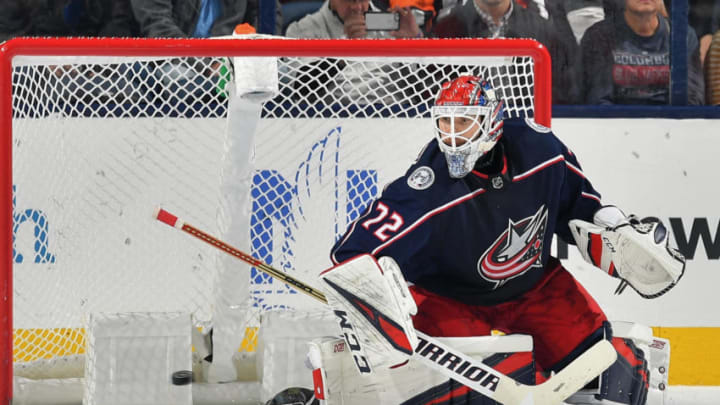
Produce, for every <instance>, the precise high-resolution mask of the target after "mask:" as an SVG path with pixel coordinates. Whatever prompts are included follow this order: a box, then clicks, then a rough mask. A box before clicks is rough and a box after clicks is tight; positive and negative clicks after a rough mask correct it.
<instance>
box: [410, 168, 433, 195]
mask: <svg viewBox="0 0 720 405" xmlns="http://www.w3.org/2000/svg"><path fill="white" fill-rule="evenodd" d="M434 182H435V172H433V170H432V169H431V168H429V167H427V166H420V167H418V168H417V169H415V171H413V172H412V174H410V176H408V180H407V183H408V186H410V188H414V189H415V190H425V189H426V188H428V187H430V186H432V184H433V183H434Z"/></svg>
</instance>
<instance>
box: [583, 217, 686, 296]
mask: <svg viewBox="0 0 720 405" xmlns="http://www.w3.org/2000/svg"><path fill="white" fill-rule="evenodd" d="M593 221H594V222H595V223H594V224H591V223H589V222H586V221H583V220H579V219H574V220H572V221H570V230H571V231H572V235H573V237H574V238H575V243H576V244H577V247H578V249H579V250H580V253H581V254H582V256H583V258H584V259H585V260H586V261H587V262H589V263H591V264H593V265H595V266H596V267H599V268H601V269H602V270H604V271H606V272H607V273H608V274H610V275H611V276H613V277H618V278H620V279H622V281H621V282H620V285H619V286H618V288H617V290H615V293H616V294H620V293H622V291H623V290H624V289H625V287H626V286H627V285H628V284H629V285H630V286H631V287H632V288H633V289H634V290H635V291H637V293H638V294H640V295H641V296H642V297H644V298H655V297H659V296H661V295H663V294H665V293H666V292H667V291H668V290H670V289H671V288H672V287H674V286H675V285H676V284H677V282H678V281H679V280H680V278H681V277H682V275H683V273H684V272H685V257H684V256H683V255H682V254H681V253H680V252H678V251H677V250H676V249H673V248H671V247H670V246H669V236H670V234H669V231H668V229H667V228H666V227H665V225H663V223H662V222H660V220H659V219H657V218H653V217H648V218H643V219H639V218H638V217H635V216H634V215H631V216H630V217H625V215H624V214H623V213H622V211H620V210H619V209H618V208H617V207H613V206H606V207H603V208H601V209H599V210H598V211H597V213H595V216H594V218H593Z"/></svg>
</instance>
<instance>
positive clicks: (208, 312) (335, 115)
mask: <svg viewBox="0 0 720 405" xmlns="http://www.w3.org/2000/svg"><path fill="white" fill-rule="evenodd" d="M277 61H278V72H279V78H278V81H279V93H278V94H277V95H276V96H275V97H274V98H272V99H270V100H269V101H267V102H266V103H265V104H264V107H263V109H262V118H263V119H262V120H261V121H260V124H259V126H258V129H257V131H256V134H255V145H254V146H253V148H254V161H253V171H252V173H251V174H250V180H249V182H250V183H251V187H250V190H249V194H250V195H249V198H250V201H251V212H249V213H247V216H249V218H248V224H249V229H247V230H246V232H247V233H248V235H247V240H248V241H249V242H248V244H247V246H239V247H240V248H245V249H248V250H249V251H250V253H251V254H252V255H253V256H255V257H256V258H258V259H260V260H263V261H264V262H266V263H268V264H270V265H272V266H273V267H276V268H278V269H280V270H282V271H285V272H288V273H290V274H291V275H293V276H295V277H298V278H300V279H301V280H303V281H307V282H308V283H309V284H314V282H315V275H316V274H317V273H318V272H320V271H321V270H323V269H325V268H327V267H329V266H330V265H331V263H330V260H329V258H328V252H329V250H330V247H331V246H332V244H333V243H334V242H335V241H336V240H337V239H338V238H340V237H341V236H342V234H343V233H344V231H345V229H346V228H347V227H348V225H349V224H351V223H352V221H353V220H354V219H355V218H357V217H358V216H359V215H360V214H361V213H362V212H363V210H364V209H365V207H366V206H367V205H368V203H369V202H370V201H371V200H372V199H373V198H375V197H377V196H378V195H379V193H380V191H381V190H382V186H383V185H384V184H385V183H387V182H388V181H390V180H392V179H393V178H395V177H397V176H399V175H401V174H402V173H403V171H404V170H405V168H406V167H407V166H408V165H409V164H410V163H411V162H412V160H413V159H414V157H415V156H416V155H417V153H418V152H419V150H420V149H421V148H422V146H423V145H424V144H425V143H427V142H428V141H430V140H431V139H432V133H431V126H430V125H429V124H428V123H427V122H425V120H422V119H423V118H427V117H429V115H430V110H429V108H430V105H431V103H432V101H433V99H434V97H435V95H436V94H437V92H438V90H439V86H440V85H441V83H443V82H444V81H446V80H447V79H449V78H453V77H455V76H457V75H458V74H467V73H471V74H475V75H478V76H482V77H484V78H486V79H488V80H489V81H490V82H491V83H492V84H493V85H494V86H495V88H496V90H497V91H498V93H499V94H500V96H501V97H502V98H503V99H504V100H505V102H506V109H505V113H506V115H507V116H513V117H524V116H532V114H533V109H534V106H533V102H534V101H533V76H532V72H533V61H532V60H531V59H530V58H524V57H509V58H468V57H462V58H460V57H458V58H452V57H448V58H442V63H440V62H439V61H438V58H432V59H431V58H410V59H408V58H404V59H402V58H393V57H391V56H387V57H382V58H379V57H374V58H337V57H316V58H295V57H293V58H291V57H280V58H278V59H277ZM232 78H233V71H232V66H231V64H230V61H229V59H227V58H223V57H216V58H205V57H204V58H171V59H168V58H165V59H162V58H134V59H129V58H119V57H118V58H112V59H108V58H97V59H93V58H85V59H83V60H82V62H81V63H78V62H77V59H76V58H74V59H73V58H48V57H40V58H33V57H30V56H27V57H23V58H19V59H18V58H16V63H15V65H14V67H13V77H12V81H13V86H12V109H13V127H12V131H13V173H12V176H13V177H12V179H13V202H12V206H13V220H14V222H13V224H14V225H13V270H14V350H13V358H14V361H15V363H16V364H32V362H34V361H37V360H42V359H56V358H57V357H59V356H75V355H77V354H82V353H83V352H84V345H85V335H84V334H85V332H84V329H83V325H84V322H85V319H86V318H87V314H89V313H94V314H98V313H99V314H102V313H118V312H143V311H153V312H156V311H167V312H172V311H182V312H190V313H192V314H193V317H194V319H195V321H196V322H197V323H198V324H204V325H211V324H212V322H213V311H215V310H216V309H217V308H215V307H214V303H215V302H217V300H216V295H217V288H216V287H217V284H218V283H222V282H223V280H222V279H221V276H222V272H220V271H219V267H220V265H219V260H218V255H219V253H218V252H215V251H213V249H212V248H210V247H205V246H204V245H203V244H201V243H199V242H198V241H195V240H192V239H191V238H187V237H183V236H180V235H175V234H172V233H168V232H173V231H172V230H168V229H165V228H164V227H162V226H160V225H157V223H156V222H155V221H154V219H153V210H154V208H155V207H157V206H162V207H164V208H166V209H168V210H169V211H171V212H176V213H178V214H179V215H181V216H182V217H183V218H184V219H185V220H187V221H188V222H189V223H192V224H193V225H194V226H197V227H198V228H200V229H203V230H205V231H206V232H208V233H211V234H216V235H217V234H220V233H221V231H222V230H223V229H224V228H225V225H226V224H224V223H223V221H225V220H226V218H227V214H226V213H223V214H220V213H219V209H218V208H217V207H219V206H221V201H222V199H223V195H222V194H223V191H222V190H223V184H222V183H223V182H224V181H232V179H229V178H228V177H227V176H224V175H223V173H222V162H223V161H224V159H227V151H226V150H225V147H226V136H227V132H228V131H227V125H226V120H227V115H228V111H229V108H228V100H229V98H230V96H231V95H232V94H233V93H234V91H235V90H234V87H233V86H234V83H233V79H232ZM237 214H238V215H244V214H243V213H237ZM229 242H230V243H232V241H229ZM248 274H249V278H248V280H247V282H248V284H249V289H247V290H248V291H246V292H245V293H244V294H245V299H246V302H245V303H244V304H238V302H239V300H238V299H236V298H234V299H233V300H232V302H231V304H232V305H236V306H240V307H242V308H244V310H245V311H248V312H249V313H251V316H249V318H251V320H247V319H246V321H245V322H246V324H247V326H252V324H255V323H257V315H258V314H260V313H262V311H264V310H267V309H278V308H286V309H293V308H310V307H315V306H317V305H319V304H316V303H314V302H312V300H311V299H310V298H308V297H305V296H304V295H302V294H297V293H295V292H294V291H293V290H292V289H290V288H289V287H288V286H286V285H284V284H282V283H278V282H274V281H273V280H272V279H270V278H269V277H268V276H266V275H264V274H262V273H260V272H258V271H257V270H256V269H250V272H249V273H248ZM249 330H252V331H253V332H254V331H255V329H249ZM252 335H253V336H254V333H253V334H252ZM238 339H242V336H240V337H239V338H238ZM241 345H242V347H243V348H245V349H249V350H252V349H253V347H254V345H253V344H249V343H248V342H238V346H241ZM55 362H56V361H55ZM21 369H25V370H30V371H27V372H26V374H27V376H29V377H32V376H33V375H35V376H37V375H40V374H42V373H39V372H37V371H36V368H34V367H27V366H24V367H16V373H17V372H21V371H18V370H21Z"/></svg>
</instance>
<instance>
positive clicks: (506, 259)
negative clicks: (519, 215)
mask: <svg viewBox="0 0 720 405" xmlns="http://www.w3.org/2000/svg"><path fill="white" fill-rule="evenodd" d="M547 216H548V210H547V208H546V207H545V205H542V206H541V207H540V209H539V210H538V211H537V212H536V213H535V215H533V216H531V217H528V218H524V219H522V220H520V221H518V222H514V221H513V220H509V221H508V228H507V230H506V231H504V232H503V233H502V234H500V236H499V237H498V238H497V239H496V240H495V242H494V243H493V244H492V246H490V248H488V250H486V251H485V253H483V255H482V257H480V261H478V272H479V273H480V275H481V276H482V277H483V278H484V279H486V280H488V281H490V282H495V283H496V285H495V288H498V287H499V286H501V285H502V284H503V283H505V282H506V281H507V280H509V279H511V278H514V277H517V276H519V275H521V274H523V273H525V272H526V271H528V270H529V269H530V268H532V267H542V251H543V244H544V239H545V228H546V226H547Z"/></svg>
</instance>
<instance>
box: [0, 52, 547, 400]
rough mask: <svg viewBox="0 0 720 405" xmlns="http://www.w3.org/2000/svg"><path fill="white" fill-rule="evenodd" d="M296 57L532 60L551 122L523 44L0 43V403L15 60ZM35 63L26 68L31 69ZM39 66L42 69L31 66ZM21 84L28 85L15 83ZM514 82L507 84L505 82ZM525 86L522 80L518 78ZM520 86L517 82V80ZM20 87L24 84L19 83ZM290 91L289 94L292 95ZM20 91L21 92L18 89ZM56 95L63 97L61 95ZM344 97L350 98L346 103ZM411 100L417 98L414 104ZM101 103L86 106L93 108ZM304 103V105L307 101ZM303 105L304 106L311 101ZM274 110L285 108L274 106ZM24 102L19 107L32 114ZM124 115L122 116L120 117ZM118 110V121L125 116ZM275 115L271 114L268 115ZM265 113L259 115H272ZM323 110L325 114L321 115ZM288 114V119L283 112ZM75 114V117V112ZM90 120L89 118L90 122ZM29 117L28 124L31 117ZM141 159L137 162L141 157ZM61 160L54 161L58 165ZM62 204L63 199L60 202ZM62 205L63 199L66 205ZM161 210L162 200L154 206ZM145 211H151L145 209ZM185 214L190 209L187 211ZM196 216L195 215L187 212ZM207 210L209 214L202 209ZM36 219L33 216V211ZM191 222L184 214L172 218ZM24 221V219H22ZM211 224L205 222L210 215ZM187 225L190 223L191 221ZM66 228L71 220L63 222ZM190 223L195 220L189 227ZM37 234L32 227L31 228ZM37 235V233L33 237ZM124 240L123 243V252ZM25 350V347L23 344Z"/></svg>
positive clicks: (7, 308) (11, 233) (9, 367)
mask: <svg viewBox="0 0 720 405" xmlns="http://www.w3.org/2000/svg"><path fill="white" fill-rule="evenodd" d="M258 56H260V57H297V58H316V57H331V58H355V59H363V58H368V59H373V58H379V57H382V58H386V57H393V58H423V59H425V60H430V61H432V64H438V65H439V64H442V63H444V61H445V60H447V59H448V58H463V57H511V58H516V57H520V58H528V59H530V60H532V64H531V70H532V73H531V75H532V79H531V82H532V83H530V86H531V89H530V90H527V91H526V93H528V94H525V96H528V97H530V98H531V102H529V104H530V111H531V114H532V115H533V116H534V119H535V121H536V122H538V123H540V124H543V125H545V126H548V127H549V126H550V123H551V107H552V105H551V73H550V72H551V71H550V57H549V54H548V52H547V50H546V48H545V47H544V46H542V45H541V44H539V43H538V42H536V41H534V40H529V39H513V40H506V39H494V40H487V39H452V40H448V39H443V40H440V39H425V40H352V41H347V40H288V39H278V38H273V39H266V38H263V39H209V40H198V39H131V38H122V39H120V38H118V39H97V38H16V39H13V40H11V41H8V42H6V43H3V44H0V110H1V111H0V195H1V197H0V277H1V278H2V299H3V300H2V303H0V305H2V309H0V314H2V315H0V353H1V355H0V356H1V357H0V359H1V360H2V361H1V362H0V369H1V370H0V398H2V401H3V403H9V401H10V399H11V398H12V387H13V363H14V361H13V350H14V325H15V323H14V322H13V310H14V307H13V301H14V294H13V291H14V289H13V269H14V266H15V264H16V263H17V260H18V259H17V257H15V252H14V248H15V246H14V243H15V238H16V234H15V231H16V230H17V229H16V227H17V224H16V222H17V220H18V214H16V207H15V192H14V184H15V182H14V179H13V168H14V164H13V149H14V148H17V147H18V145H16V142H15V141H14V136H13V130H14V128H20V125H14V124H13V122H14V120H16V119H17V118H18V116H19V114H20V113H18V112H17V111H14V110H13V108H14V106H15V107H17V106H18V105H19V103H18V102H17V100H16V99H14V98H16V97H18V92H19V91H20V90H16V87H15V85H17V84H18V82H20V81H22V80H21V79H18V78H17V77H16V76H14V75H15V74H16V69H17V63H16V62H17V61H18V60H27V59H28V58H35V57H38V58H43V57H77V58H78V59H82V58H83V57H120V58H176V57H177V58H203V57H208V58H210V57H220V58H231V57H240V58H242V57H258ZM33 63H35V62H31V63H30V65H33ZM37 63H46V62H37ZM23 80H24V81H27V82H29V81H30V80H29V79H23ZM513 80H514V79H513ZM522 80H524V81H527V80H528V79H522ZM522 80H521V81H522ZM23 83H24V82H23ZM292 90H293V89H290V90H289V91H290V92H292ZM22 91H25V90H22ZM60 96H62V97H64V93H63V94H61V95H60ZM348 97H350V96H348ZM415 99H417V97H415ZM101 100H104V99H102V98H98V99H93V100H92V103H93V104H97V102H100V101H101ZM308 100H310V99H308ZM308 100H305V101H304V102H305V104H311V103H312V102H311V101H308ZM275 105H276V106H275V107H274V108H276V109H283V108H286V107H284V106H283V103H282V102H275ZM34 107H35V106H34V105H32V103H29V105H24V107H23V108H27V109H33V108H34ZM128 111H130V112H128ZM128 111H125V110H124V111H123V113H122V114H123V116H128V115H132V111H134V110H128ZM274 111H276V110H274ZM274 111H271V112H267V111H266V114H268V115H272V114H275V113H276V112H274ZM324 111H326V112H327V111H330V110H324ZM290 114H292V113H290ZM77 115H82V113H78V114H77ZM93 117H96V116H95V115H93ZM30 118H36V117H33V116H32V114H31V115H30ZM189 149H192V147H189ZM144 156H145V155H143V156H141V158H142V157H144ZM61 159H62V156H59V157H57V161H61ZM64 201H65V200H64ZM68 201H69V200H68ZM158 203H162V201H158ZM149 209H150V210H152V208H151V207H149ZM187 209H188V210H191V209H193V208H187ZM194 209H196V210H197V208H194ZM209 210H212V207H210V208H209ZM35 214H37V212H35ZM179 214H181V215H185V216H187V215H191V214H193V213H191V212H179ZM27 215H32V214H30V213H29V212H28V213H27ZM210 217H211V215H210ZM191 219H192V218H191ZM68 221H71V219H68ZM193 221H194V222H196V221H197V220H193ZM36 229H37V226H36ZM36 232H37V230H36ZM131 243H132V241H131V238H127V239H126V240H125V244H126V245H130V244H131ZM28 344H30V343H28Z"/></svg>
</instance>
